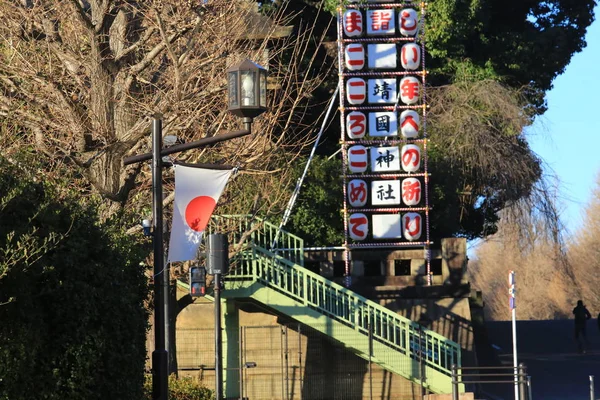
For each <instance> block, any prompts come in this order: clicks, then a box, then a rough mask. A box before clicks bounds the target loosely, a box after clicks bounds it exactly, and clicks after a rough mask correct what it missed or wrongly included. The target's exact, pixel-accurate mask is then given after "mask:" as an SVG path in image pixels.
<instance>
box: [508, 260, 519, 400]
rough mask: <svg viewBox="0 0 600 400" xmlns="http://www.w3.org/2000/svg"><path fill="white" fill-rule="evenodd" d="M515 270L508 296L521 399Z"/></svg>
mask: <svg viewBox="0 0 600 400" xmlns="http://www.w3.org/2000/svg"><path fill="white" fill-rule="evenodd" d="M515 295H516V289H515V271H510V272H509V273H508V298H509V307H510V311H511V314H512V337H513V367H514V374H515V400H519V367H518V364H517V305H516V301H515Z"/></svg>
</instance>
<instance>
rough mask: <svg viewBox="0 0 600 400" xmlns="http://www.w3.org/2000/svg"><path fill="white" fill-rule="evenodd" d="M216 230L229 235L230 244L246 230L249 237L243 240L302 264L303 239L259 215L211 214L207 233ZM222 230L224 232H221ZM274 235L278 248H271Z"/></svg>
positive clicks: (237, 240) (238, 238)
mask: <svg viewBox="0 0 600 400" xmlns="http://www.w3.org/2000/svg"><path fill="white" fill-rule="evenodd" d="M232 225H233V227H235V229H223V226H226V227H231V226H232ZM257 225H258V226H257ZM217 230H220V233H228V234H230V235H231V236H230V239H229V243H230V244H236V243H238V242H239V240H240V239H241V237H242V235H243V234H244V233H245V232H247V233H249V237H248V238H247V240H245V241H244V242H246V241H248V242H251V243H254V245H256V246H259V247H262V248H264V249H269V250H272V251H274V252H276V253H278V254H279V255H280V256H282V257H284V258H287V259H289V260H292V261H294V262H295V263H296V264H298V265H300V266H304V240H303V239H302V238H301V237H299V236H296V235H294V234H292V233H290V232H287V231H285V230H283V229H281V230H280V229H279V226H277V225H275V224H272V223H270V222H269V221H266V220H265V219H263V218H261V217H257V216H254V215H251V214H224V215H213V216H212V218H211V222H210V224H209V226H208V229H207V231H208V232H207V233H213V232H216V231H217ZM224 230H225V231H226V232H223V231H224ZM278 231H280V233H279V236H277V232H278ZM276 236H277V245H278V248H276V249H271V244H272V243H273V242H274V239H275V237H276ZM279 248H280V249H281V250H280V249H279Z"/></svg>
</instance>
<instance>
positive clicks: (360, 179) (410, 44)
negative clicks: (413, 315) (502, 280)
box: [338, 0, 431, 284]
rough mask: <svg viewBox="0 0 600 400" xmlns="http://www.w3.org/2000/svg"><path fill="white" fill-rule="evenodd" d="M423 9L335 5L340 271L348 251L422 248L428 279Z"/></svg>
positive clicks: (383, 4) (378, 4)
mask: <svg viewBox="0 0 600 400" xmlns="http://www.w3.org/2000/svg"><path fill="white" fill-rule="evenodd" d="M425 8H426V3H419V4H417V3H412V2H407V3H395V2H394V3H392V2H389V1H387V2H386V1H385V0H380V1H378V2H375V1H372V0H368V1H359V0H350V2H346V4H344V5H341V6H340V8H339V9H338V43H339V48H338V57H339V62H338V66H339V76H340V88H341V89H342V90H340V116H341V121H340V122H341V132H342V133H341V141H340V143H341V146H342V149H341V150H342V154H343V171H342V177H343V180H344V182H343V185H344V204H343V214H344V229H345V235H344V237H345V243H344V248H345V250H346V251H345V253H346V275H348V274H349V260H350V258H351V257H350V252H351V251H352V249H357V248H400V247H413V248H414V247H422V248H423V249H424V253H423V254H424V258H425V259H426V263H427V282H428V283H429V284H431V272H430V260H429V254H430V251H429V245H430V238H429V210H430V205H429V197H428V183H429V174H428V170H427V131H426V123H425V122H426V117H427V103H426V101H427V96H426V81H425V79H426V75H427V74H426V70H425V43H424V39H425V35H424V26H425Z"/></svg>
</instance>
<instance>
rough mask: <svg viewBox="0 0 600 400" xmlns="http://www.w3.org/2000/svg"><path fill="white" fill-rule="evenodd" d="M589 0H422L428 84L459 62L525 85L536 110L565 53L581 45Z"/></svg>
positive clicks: (442, 80)
mask: <svg viewBox="0 0 600 400" xmlns="http://www.w3.org/2000/svg"><path fill="white" fill-rule="evenodd" d="M595 4H596V1H595V0H548V1H539V0H511V1H501V0H433V1H430V2H428V7H427V10H428V16H427V31H426V32H427V50H428V56H429V60H428V69H431V70H432V72H433V73H432V75H431V81H430V83H431V84H433V85H440V84H446V83H449V82H452V81H453V76H454V71H456V68H457V67H459V66H460V64H461V63H463V62H465V61H467V60H468V62H469V63H472V65H474V66H476V67H477V68H479V69H481V70H487V71H488V72H491V73H492V74H494V75H495V76H497V77H498V79H501V80H502V81H503V82H505V83H507V84H508V85H510V86H512V87H515V88H521V87H523V86H526V85H527V86H528V87H529V90H528V99H529V101H530V102H531V104H532V105H533V106H534V107H535V108H536V110H537V112H538V113H542V112H544V111H545V110H546V106H545V100H544V95H545V92H546V91H547V90H550V89H551V88H552V80H553V79H554V78H556V77H557V76H558V75H560V74H561V73H563V72H564V70H565V67H566V66H567V65H568V64H569V61H570V60H571V56H572V55H573V54H575V53H578V52H579V51H581V50H582V49H583V48H584V47H585V44H586V43H585V40H584V36H585V32H586V30H587V27H588V26H589V25H590V24H591V23H592V21H593V20H594V6H595Z"/></svg>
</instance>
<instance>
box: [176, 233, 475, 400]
mask: <svg viewBox="0 0 600 400" xmlns="http://www.w3.org/2000/svg"><path fill="white" fill-rule="evenodd" d="M432 253H433V254H432V257H433V262H432V265H435V264H436V263H438V265H439V268H438V267H436V268H435V269H433V271H434V283H436V285H435V286H431V287H426V286H422V284H423V282H424V281H425V280H424V279H423V277H424V273H423V271H424V261H423V259H422V258H423V253H422V252H421V251H414V250H405V251H393V252H373V251H370V252H365V253H361V254H359V255H358V256H357V257H355V258H356V259H355V260H354V261H353V263H352V272H353V273H352V276H353V280H352V286H351V287H350V289H351V290H353V291H355V292H357V293H361V294H363V295H364V296H365V297H368V298H370V299H372V300H374V301H376V302H377V303H379V304H380V305H382V306H385V307H386V308H388V309H391V310H394V311H396V312H397V313H398V314H399V315H402V316H405V317H407V318H410V319H412V320H414V321H420V323H421V324H422V325H423V326H424V327H426V328H429V329H432V330H434V331H436V332H438V333H440V334H441V335H443V336H445V337H447V338H449V339H451V340H453V341H455V342H457V343H459V344H460V346H461V347H462V349H463V365H474V364H475V359H476V357H475V351H474V345H473V343H474V338H473V327H472V325H471V313H470V307H469V295H470V290H469V288H468V286H469V285H468V281H467V278H466V262H467V260H466V243H465V241H464V240H463V239H449V240H444V241H443V242H442V248H441V249H439V250H437V251H433V252H432ZM406 257H420V259H418V258H413V259H410V258H406ZM306 259H307V260H309V261H308V262H307V263H306V264H307V267H308V268H310V269H312V270H315V269H318V271H319V272H320V273H321V274H323V275H328V276H329V277H330V279H332V280H336V279H339V278H341V277H340V276H336V275H339V264H338V266H336V262H338V263H339V261H340V260H339V254H336V253H323V254H321V259H319V258H318V257H316V256H315V254H306ZM408 266H410V268H409V267H408ZM374 269H375V270H378V271H377V272H378V274H375V273H374V271H373V270H374ZM406 269H408V270H409V271H410V274H405V273H399V272H405V271H406ZM177 296H178V297H179V298H180V300H181V299H184V298H185V297H186V296H187V289H186V288H185V285H180V287H179V289H178V295H177ZM223 308H224V310H225V315H224V316H223V323H224V329H225V330H226V331H227V335H224V340H225V343H224V358H225V360H226V363H225V366H226V368H227V369H226V371H225V380H226V391H227V393H226V394H227V396H228V397H231V398H240V397H245V398H249V399H285V400H291V399H302V398H310V399H353V398H356V399H369V398H384V399H398V400H408V399H417V398H418V399H420V398H421V389H422V388H421V386H420V385H419V384H418V383H415V382H411V381H409V380H407V379H405V378H403V377H401V376H399V375H396V374H393V373H390V372H388V371H387V370H386V369H385V368H382V367H381V366H379V365H377V364H376V363H375V362H369V360H368V359H364V357H363V358H360V357H358V356H356V355H355V354H353V353H351V352H349V351H348V350H345V347H344V345H343V343H340V341H339V340H338V341H335V340H332V339H330V338H328V337H327V336H326V335H323V334H322V333H320V332H317V331H316V330H315V329H313V328H314V327H311V326H306V325H303V324H301V323H298V322H297V321H294V320H293V319H291V318H289V317H287V316H286V315H284V314H283V313H276V312H274V310H273V309H269V307H268V305H264V304H262V305H261V304H259V303H257V302H255V301H252V300H251V299H243V300H242V299H228V300H227V301H226V304H225V305H224V307H223ZM334 336H335V335H334ZM337 337H338V338H339V335H337ZM342 339H343V338H342ZM367 339H368V338H364V339H363V340H367ZM341 341H343V340H341ZM365 345H366V346H368V343H365ZM177 356H178V357H177V358H178V366H179V371H180V373H181V374H187V375H192V376H196V377H197V378H198V379H200V380H201V381H202V382H203V383H204V384H205V385H206V386H208V387H214V379H215V378H214V370H213V369H214V307H213V304H212V302H211V301H209V300H208V299H199V300H197V301H196V302H195V303H193V304H190V305H188V306H187V307H185V308H184V309H183V310H182V311H181V313H180V314H179V316H178V319H177ZM247 363H251V364H249V365H252V363H256V367H254V368H245V366H246V365H248V364H247ZM417 365H418V364H417ZM211 368H213V369H211ZM407 368H415V364H413V365H407ZM419 374H420V372H419V371H418V368H417V370H415V371H413V375H416V376H417V377H418V376H419ZM425 378H426V377H425ZM432 399H433V398H432Z"/></svg>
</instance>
